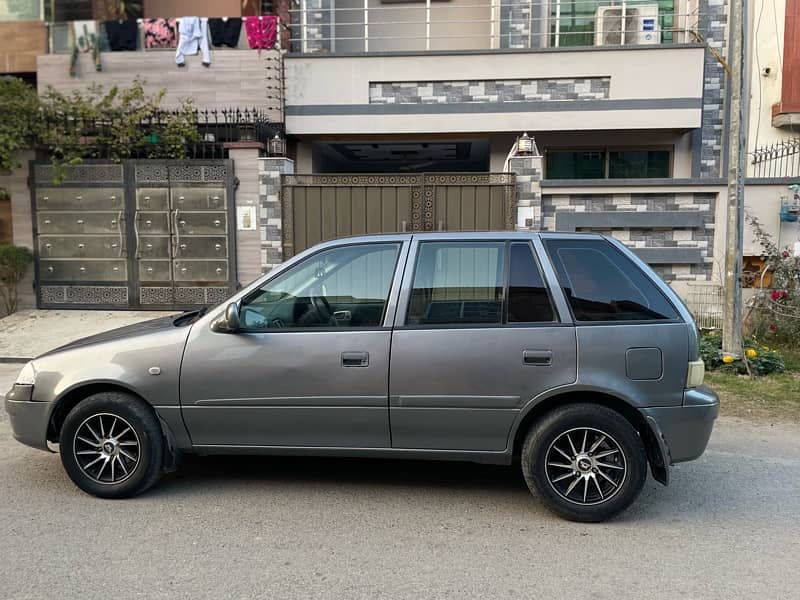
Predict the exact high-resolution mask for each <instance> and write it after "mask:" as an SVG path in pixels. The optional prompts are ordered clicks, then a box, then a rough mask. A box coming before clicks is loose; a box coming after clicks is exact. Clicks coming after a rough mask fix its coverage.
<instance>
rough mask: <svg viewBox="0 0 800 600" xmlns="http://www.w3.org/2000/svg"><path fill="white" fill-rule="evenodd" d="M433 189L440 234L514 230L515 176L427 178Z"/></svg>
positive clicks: (434, 215)
mask: <svg viewBox="0 0 800 600" xmlns="http://www.w3.org/2000/svg"><path fill="white" fill-rule="evenodd" d="M425 178H426V183H427V184H428V185H430V186H432V187H433V190H434V206H433V213H434V214H433V221H434V227H435V228H436V229H437V230H440V231H502V230H509V229H514V223H515V221H516V219H515V210H516V187H515V184H516V179H515V176H514V175H513V174H511V173H475V174H463V175H449V174H444V175H426V176H425Z"/></svg>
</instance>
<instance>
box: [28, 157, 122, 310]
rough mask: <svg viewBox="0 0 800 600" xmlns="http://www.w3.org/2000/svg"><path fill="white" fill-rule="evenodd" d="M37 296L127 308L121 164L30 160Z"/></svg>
mask: <svg viewBox="0 0 800 600" xmlns="http://www.w3.org/2000/svg"><path fill="white" fill-rule="evenodd" d="M31 172H32V173H33V178H32V181H33V186H32V187H33V190H32V198H31V200H32V209H33V211H34V214H35V218H34V228H33V229H34V231H33V233H34V240H35V241H34V256H35V274H36V282H37V286H36V289H37V297H38V302H39V305H40V306H42V307H45V308H47V307H58V306H62V307H63V306H97V307H98V308H127V307H128V306H130V303H131V294H130V288H129V285H128V279H129V277H128V276H129V271H130V269H129V268H128V256H127V252H128V237H127V220H126V215H125V178H124V174H123V167H122V165H119V164H116V165H108V164H103V165H96V164H86V165H80V166H77V167H66V168H65V173H64V176H63V182H62V184H61V185H59V186H57V185H55V184H54V181H53V180H54V176H55V174H56V173H55V172H54V170H53V167H52V166H50V165H44V164H36V163H33V164H32V168H31Z"/></svg>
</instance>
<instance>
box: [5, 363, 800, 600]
mask: <svg viewBox="0 0 800 600" xmlns="http://www.w3.org/2000/svg"><path fill="white" fill-rule="evenodd" d="M18 369H19V365H0V388H2V389H4V390H5V389H6V388H7V386H8V384H9V383H10V381H11V380H12V379H13V377H14V376H15V374H16V372H17V370H18ZM799 514H800V426H797V425H774V426H769V425H753V424H750V423H745V422H741V421H734V420H729V419H725V420H721V421H720V422H719V423H718V426H717V428H716V430H715V433H714V436H713V438H712V440H711V444H710V446H709V449H708V451H707V452H706V454H705V455H704V456H703V457H702V458H701V459H700V460H698V461H695V462H693V463H687V464H683V465H678V466H677V467H676V468H674V469H673V471H672V483H671V485H670V486H669V487H668V488H664V487H662V486H660V485H659V484H657V483H655V482H653V481H652V479H651V480H648V482H647V485H646V487H645V490H644V492H643V494H642V495H641V497H640V498H639V500H638V501H637V502H636V504H635V505H634V506H633V507H632V508H631V509H630V510H629V511H627V512H626V513H624V514H623V515H622V516H620V517H618V518H616V519H615V520H613V521H611V522H608V523H604V524H599V525H584V524H576V523H568V522H565V521H562V520H559V519H558V518H556V517H554V516H552V515H550V514H549V513H548V512H547V511H545V510H544V509H543V508H542V506H541V505H540V504H539V502H537V500H536V499H535V498H534V497H532V496H531V495H530V493H529V492H528V490H527V489H526V487H525V484H524V482H523V480H522V477H521V475H520V473H519V471H518V469H517V468H516V467H513V468H512V467H495V466H481V465H472V464H459V463H435V462H418V461H413V462H404V461H377V460H354V459H325V460H319V459H306V458H304V459H294V458H236V457H214V458H193V459H189V460H188V461H187V462H186V464H185V465H184V467H183V468H182V469H181V470H180V471H179V472H178V473H175V474H173V475H170V476H168V477H167V478H166V479H164V480H163V481H162V482H161V483H160V484H159V485H158V486H157V487H156V488H154V489H153V490H152V491H150V492H148V493H147V494H145V495H143V496H140V497H138V498H135V499H133V500H125V501H104V500H98V499H95V498H92V497H89V496H87V495H85V494H83V493H82V492H80V491H78V490H77V488H75V487H74V486H73V485H72V483H71V482H70V481H69V479H68V478H67V476H66V475H65V474H64V473H63V471H62V469H61V463H60V461H59V458H58V456H57V455H53V454H48V453H44V452H41V451H37V450H33V449H29V448H26V447H24V446H21V445H20V444H18V443H16V442H15V441H14V440H13V438H12V437H11V432H10V427H9V423H8V418H7V416H6V415H5V412H4V411H0V598H8V599H15V600H16V599H25V598H32V599H33V598H36V599H41V598H59V599H62V598H63V599H67V598H81V599H94V598H98V599H108V598H112V599H114V600H124V599H127V598H148V599H157V598H191V599H193V600H194V599H201V598H214V599H225V600H227V599H240V598H241V599H244V598H269V599H287V598H302V599H313V598H336V599H355V598H371V599H372V598H415V599H416V598H454V599H462V598H481V599H493V598H569V599H571V600H574V599H581V598H609V599H612V598H613V599H619V598H635V599H637V600H639V599H649V598H668V599H675V598H681V599H691V598H697V599H704V600H705V599H716V598H720V599H723V598H724V599H726V600H729V599H731V598H759V599H771V598H776V599H778V598H781V599H783V598H798V597H800V596H799V593H798V587H797V573H798V571H800V526H798V524H797V523H798V515H799Z"/></svg>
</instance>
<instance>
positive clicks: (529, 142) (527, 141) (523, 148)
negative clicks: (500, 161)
mask: <svg viewBox="0 0 800 600" xmlns="http://www.w3.org/2000/svg"><path fill="white" fill-rule="evenodd" d="M517 154H521V155H523V156H528V155H530V154H533V138H531V137H529V136H528V133H527V132H525V133H523V134H522V135H521V136H519V137H518V138H517Z"/></svg>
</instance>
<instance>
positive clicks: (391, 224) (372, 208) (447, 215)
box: [281, 173, 516, 258]
mask: <svg viewBox="0 0 800 600" xmlns="http://www.w3.org/2000/svg"><path fill="white" fill-rule="evenodd" d="M515 184H516V179H515V176H514V175H513V174H511V173H441V174H438V173H437V174H424V173H420V174H407V175H406V174H381V175H284V177H283V193H282V207H281V208H282V219H283V252H284V258H289V257H291V256H293V255H294V254H296V253H298V252H301V251H302V250H305V249H306V248H309V247H311V246H313V245H314V244H317V243H319V242H322V241H325V240H330V239H333V238H336V237H341V236H346V235H359V234H365V233H392V232H398V231H434V230H439V231H490V230H510V229H513V228H514V224H515V221H516V187H515Z"/></svg>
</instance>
